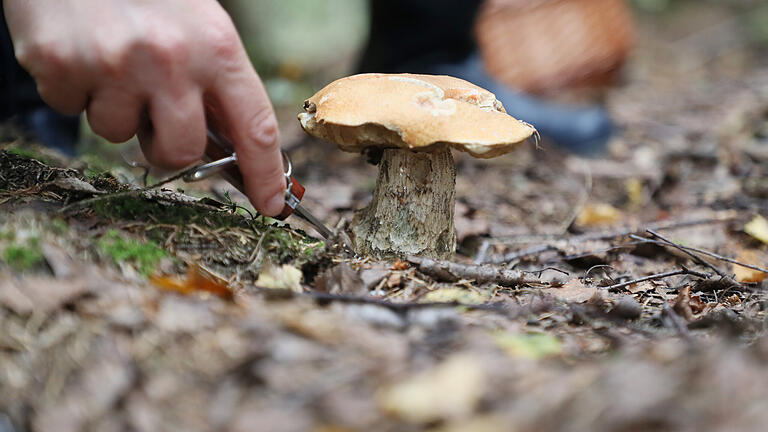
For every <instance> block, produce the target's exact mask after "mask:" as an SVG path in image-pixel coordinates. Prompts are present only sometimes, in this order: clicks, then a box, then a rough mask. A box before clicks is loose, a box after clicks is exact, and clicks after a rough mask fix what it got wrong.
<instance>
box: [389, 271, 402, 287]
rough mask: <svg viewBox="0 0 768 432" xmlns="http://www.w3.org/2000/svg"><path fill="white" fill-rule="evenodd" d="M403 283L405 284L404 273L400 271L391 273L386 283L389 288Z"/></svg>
mask: <svg viewBox="0 0 768 432" xmlns="http://www.w3.org/2000/svg"><path fill="white" fill-rule="evenodd" d="M402 284H403V274H402V273H400V272H394V273H392V274H390V275H389V277H388V278H387V282H386V285H387V288H389V289H392V288H395V287H399V286H400V285H402Z"/></svg>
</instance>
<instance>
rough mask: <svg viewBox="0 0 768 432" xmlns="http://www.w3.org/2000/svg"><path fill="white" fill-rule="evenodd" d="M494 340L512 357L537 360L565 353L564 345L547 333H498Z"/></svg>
mask: <svg viewBox="0 0 768 432" xmlns="http://www.w3.org/2000/svg"><path fill="white" fill-rule="evenodd" d="M493 340H494V341H495V342H496V344H497V345H499V347H501V348H502V349H503V350H504V351H505V352H506V353H507V354H509V355H510V356H512V357H526V358H530V359H534V360H536V359H540V358H542V357H548V356H552V355H557V354H560V353H561V352H562V351H563V344H562V343H561V342H560V340H559V339H558V338H556V337H554V336H552V335H548V334H545V333H531V334H509V333H506V332H498V333H496V334H494V336H493Z"/></svg>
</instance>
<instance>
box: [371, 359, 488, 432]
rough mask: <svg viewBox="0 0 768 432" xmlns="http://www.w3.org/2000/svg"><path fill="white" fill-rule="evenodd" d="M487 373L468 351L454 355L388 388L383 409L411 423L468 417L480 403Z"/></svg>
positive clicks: (382, 394)
mask: <svg viewBox="0 0 768 432" xmlns="http://www.w3.org/2000/svg"><path fill="white" fill-rule="evenodd" d="M484 388H485V376H484V374H483V369H482V365H481V364H480V362H479V361H478V360H477V359H475V358H474V357H472V356H471V355H469V354H454V355H453V356H451V357H449V358H448V359H446V360H445V361H443V362H442V363H440V364H439V365H437V366H435V367H434V368H432V369H431V370H428V371H426V372H422V373H420V374H417V375H415V376H412V377H410V378H408V379H406V380H404V381H401V382H399V383H396V384H394V385H391V386H388V387H385V388H384V389H383V390H382V391H381V392H380V393H379V395H378V401H379V404H380V406H381V408H382V409H383V410H384V411H385V412H387V413H389V414H391V415H394V416H396V417H398V418H401V419H403V420H405V421H407V422H410V423H418V424H424V423H430V422H435V421H439V420H448V419H465V418H467V417H469V416H470V415H471V414H472V412H473V411H474V410H475V408H476V407H477V405H478V403H479V402H480V398H481V396H482V395H483V391H484Z"/></svg>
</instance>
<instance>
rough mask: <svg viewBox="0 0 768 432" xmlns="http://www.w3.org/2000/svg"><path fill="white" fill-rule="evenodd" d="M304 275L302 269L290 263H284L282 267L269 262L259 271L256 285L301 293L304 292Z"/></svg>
mask: <svg viewBox="0 0 768 432" xmlns="http://www.w3.org/2000/svg"><path fill="white" fill-rule="evenodd" d="M303 276H304V275H303V274H302V273H301V270H299V269H297V268H296V267H294V266H292V265H290V264H283V265H281V266H280V267H278V266H276V265H272V264H267V265H265V266H264V268H263V269H262V270H261V273H259V277H258V278H257V279H256V285H257V286H260V287H262V288H270V289H287V290H291V291H293V292H298V293H300V292H302V288H301V278H302V277H303Z"/></svg>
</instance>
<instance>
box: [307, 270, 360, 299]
mask: <svg viewBox="0 0 768 432" xmlns="http://www.w3.org/2000/svg"><path fill="white" fill-rule="evenodd" d="M314 286H315V289H316V290H318V291H323V292H327V293H331V294H365V293H366V289H365V286H364V284H363V280H362V279H361V278H360V275H358V274H357V272H356V271H354V270H352V268H351V267H350V266H349V264H347V263H341V264H339V265H337V266H334V267H332V268H330V269H328V270H326V271H324V272H323V273H321V274H319V275H318V276H317V277H316V278H315V281H314Z"/></svg>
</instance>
